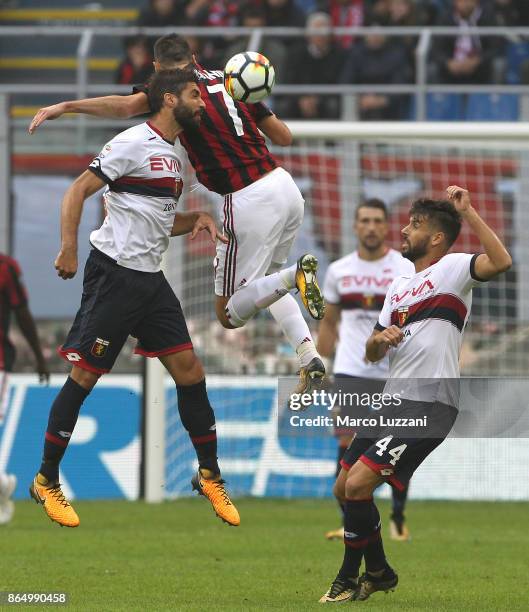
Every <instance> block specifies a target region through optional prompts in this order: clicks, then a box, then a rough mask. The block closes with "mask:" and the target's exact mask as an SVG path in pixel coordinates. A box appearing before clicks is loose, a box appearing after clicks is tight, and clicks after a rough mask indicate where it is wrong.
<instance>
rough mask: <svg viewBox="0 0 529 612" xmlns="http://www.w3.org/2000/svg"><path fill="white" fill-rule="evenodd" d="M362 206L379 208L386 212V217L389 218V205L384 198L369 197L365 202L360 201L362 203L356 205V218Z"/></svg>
mask: <svg viewBox="0 0 529 612" xmlns="http://www.w3.org/2000/svg"><path fill="white" fill-rule="evenodd" d="M361 208H377V209H378V210H381V211H382V212H383V213H384V219H387V218H388V207H387V206H386V204H385V203H384V202H383V201H382V200H379V199H378V198H369V199H368V200H365V201H364V202H360V204H359V205H358V206H357V207H356V210H355V219H358V212H359V211H360V209H361Z"/></svg>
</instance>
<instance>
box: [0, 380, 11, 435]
mask: <svg viewBox="0 0 529 612" xmlns="http://www.w3.org/2000/svg"><path fill="white" fill-rule="evenodd" d="M8 401H9V374H8V373H7V372H2V371H1V370H0V423H2V422H3V420H4V418H5V416H6V414H7V404H8Z"/></svg>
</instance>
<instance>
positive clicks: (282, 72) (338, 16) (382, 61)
mask: <svg viewBox="0 0 529 612" xmlns="http://www.w3.org/2000/svg"><path fill="white" fill-rule="evenodd" d="M138 25H140V26H145V27H166V26H171V25H174V26H202V27H210V26H245V27H249V28H258V27H271V26H290V27H304V28H307V33H306V35H305V36H304V37H296V38H286V37H283V38H281V37H278V36H273V37H272V36H265V37H264V38H263V39H262V41H261V45H260V48H259V51H260V52H262V53H263V54H264V55H266V56H267V57H268V58H269V59H270V61H271V62H272V63H273V64H274V67H275V70H276V76H277V82H279V83H281V84H303V85H308V84H315V85H320V84H321V85H326V84H362V85H370V84H373V85H379V84H380V85H384V84H409V83H413V82H414V80H415V70H416V66H415V47H416V44H417V37H415V36H407V37H394V36H388V35H386V34H385V33H384V27H385V26H452V27H457V28H458V29H459V30H460V34H459V35H457V36H453V37H452V36H445V37H435V38H434V42H433V45H432V48H431V53H430V57H429V62H428V80H429V82H430V83H441V84H487V83H503V82H506V80H507V76H506V75H507V72H508V70H507V67H506V65H507V64H506V57H507V55H508V53H509V51H508V47H509V45H512V44H514V43H516V42H517V41H516V39H515V37H512V36H510V37H490V36H475V35H473V34H470V33H469V32H468V28H469V27H472V26H483V27H485V26H502V27H512V26H528V25H529V0H149V2H148V4H147V6H145V7H144V9H143V10H142V11H141V13H140V16H139V19H138ZM339 26H376V27H377V28H378V29H377V30H376V32H374V33H373V34H370V35H368V36H365V37H354V36H351V35H340V36H333V35H332V34H331V31H330V29H331V28H332V27H339ZM325 29H329V32H327V33H326V32H325ZM316 30H317V31H316ZM513 41H514V42H513ZM518 42H519V41H518ZM190 43H191V45H192V48H193V49H194V51H195V54H196V57H197V59H198V61H199V62H200V64H201V65H202V66H204V67H205V68H210V69H214V68H216V69H218V68H220V67H222V66H223V65H224V64H225V62H226V60H227V59H228V58H229V57H231V56H232V55H234V54H235V53H238V52H240V51H244V50H245V49H247V47H248V43H249V37H248V36H244V37H242V38H233V37H231V38H230V37H218V36H211V37H193V38H191V39H190ZM152 44H153V39H149V38H147V37H145V36H137V37H133V38H129V39H127V40H126V41H125V52H126V53H125V55H126V56H125V59H124V60H123V62H122V64H121V65H120V67H119V70H118V74H117V79H116V80H117V82H119V83H122V84H128V83H137V82H141V81H144V80H145V79H146V78H147V77H148V75H149V74H150V72H151V70H152ZM527 53H528V55H529V50H528V52H527ZM518 68H519V75H518V77H519V79H518V82H522V83H523V82H529V61H527V62H526V63H525V64H524V62H520V65H519V67H518ZM518 68H517V69H518ZM511 82H513V80H512V79H511ZM274 103H275V104H276V105H277V109H278V112H281V113H282V114H284V115H285V116H288V117H290V118H303V119H312V118H314V119H335V118H339V117H340V116H341V113H342V109H341V98H340V97H339V96H316V95H302V96H296V97H294V96H290V97H284V98H282V99H281V98H280V99H276V100H275V101H274ZM357 105H358V116H359V118H360V119H363V120H377V119H381V118H385V119H404V118H406V115H407V113H409V97H407V96H397V95H393V96H387V95H379V94H369V93H366V94H364V95H361V96H359V98H358V102H357Z"/></svg>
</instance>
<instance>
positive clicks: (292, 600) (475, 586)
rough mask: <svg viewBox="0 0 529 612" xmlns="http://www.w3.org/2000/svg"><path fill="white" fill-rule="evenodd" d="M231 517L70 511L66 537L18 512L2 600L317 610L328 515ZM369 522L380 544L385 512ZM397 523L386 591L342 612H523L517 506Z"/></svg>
mask: <svg viewBox="0 0 529 612" xmlns="http://www.w3.org/2000/svg"><path fill="white" fill-rule="evenodd" d="M238 507H239V510H240V512H241V521H242V522H241V526H240V527H238V528H232V527H228V526H227V525H225V524H223V523H222V522H221V521H220V520H219V519H217V518H216V517H215V516H214V515H213V513H212V511H211V509H210V506H209V504H208V503H207V502H206V500H204V499H198V498H195V499H185V500H178V501H175V502H166V503H164V504H161V505H156V506H149V505H146V504H144V503H139V502H138V503H132V502H103V501H102V502H77V503H75V508H76V509H77V511H78V512H79V515H80V517H81V526H80V527H79V528H77V529H67V528H60V527H59V526H58V525H55V524H53V523H51V522H50V521H49V520H48V519H47V517H45V515H44V512H43V511H42V509H41V508H39V507H38V506H37V505H35V504H33V503H30V502H19V503H17V510H16V515H15V518H14V520H13V521H12V522H11V523H10V524H9V525H7V526H5V527H0V591H31V592H45V591H54V592H59V591H66V592H68V593H69V596H70V603H69V604H68V606H67V608H68V609H69V610H149V611H150V610H156V611H158V610H200V611H205V610H226V611H230V612H233V611H237V610H303V611H304V612H305V611H307V610H321V605H320V604H317V603H316V602H317V600H318V599H319V597H320V596H321V595H322V594H323V593H324V592H325V590H326V589H327V588H328V586H329V584H330V582H331V581H332V579H333V578H334V576H335V574H336V572H337V570H338V568H339V566H340V564H341V558H342V544H341V543H339V542H328V541H326V540H325V539H324V537H323V534H324V532H325V531H326V530H327V529H330V528H335V527H336V526H337V524H338V515H337V511H336V509H335V506H334V504H333V502H332V501H331V500H295V501H287V500H270V499H243V500H239V503H238ZM380 509H381V514H382V516H383V525H384V529H385V531H384V534H385V533H386V532H387V516H388V512H389V506H388V504H387V503H381V504H380ZM407 516H408V523H409V526H410V530H411V532H412V536H413V540H412V541H411V542H409V543H394V542H391V541H389V538H387V537H386V539H385V546H386V552H387V555H388V558H389V560H390V562H391V564H392V565H393V567H394V568H395V569H396V571H397V572H398V574H399V578H400V584H399V586H398V588H397V590H396V591H395V592H394V593H390V594H388V595H384V594H382V593H377V594H375V595H373V596H372V597H371V598H370V600H369V601H368V602H364V603H362V602H351V603H347V604H344V606H355V607H356V606H367V607H368V608H369V609H370V610H428V611H429V612H432V611H435V612H437V611H440V610H447V611H448V610H450V611H458V612H459V611H461V610H469V611H470V610H480V611H483V610H495V611H497V610H509V611H512V610H528V609H529V581H528V575H529V504H522V503H452V502H414V501H411V502H410V504H409V508H408V512H407ZM21 607H22V606H10V607H9V609H20V608H21ZM34 608H35V606H32V609H34ZM5 609H7V608H5Z"/></svg>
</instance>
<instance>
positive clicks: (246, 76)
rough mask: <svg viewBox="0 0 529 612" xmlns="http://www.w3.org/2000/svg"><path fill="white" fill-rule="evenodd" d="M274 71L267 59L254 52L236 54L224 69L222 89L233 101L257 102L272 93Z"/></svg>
mask: <svg viewBox="0 0 529 612" xmlns="http://www.w3.org/2000/svg"><path fill="white" fill-rule="evenodd" d="M275 78H276V77H275V71H274V67H273V66H272V64H271V63H270V62H269V61H268V59H267V58H266V57H265V56H264V55H261V54H260V53H256V52H255V51H245V52H244V53H237V55H234V56H233V57H232V58H230V59H229V60H228V61H227V63H226V66H225V68H224V87H225V89H226V91H227V92H228V93H229V94H230V96H231V97H232V98H233V99H234V100H239V101H240V102H252V103H253V102H259V101H260V100H263V99H264V98H266V97H267V96H269V95H270V94H271V93H272V88H273V87H274V82H275Z"/></svg>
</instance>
